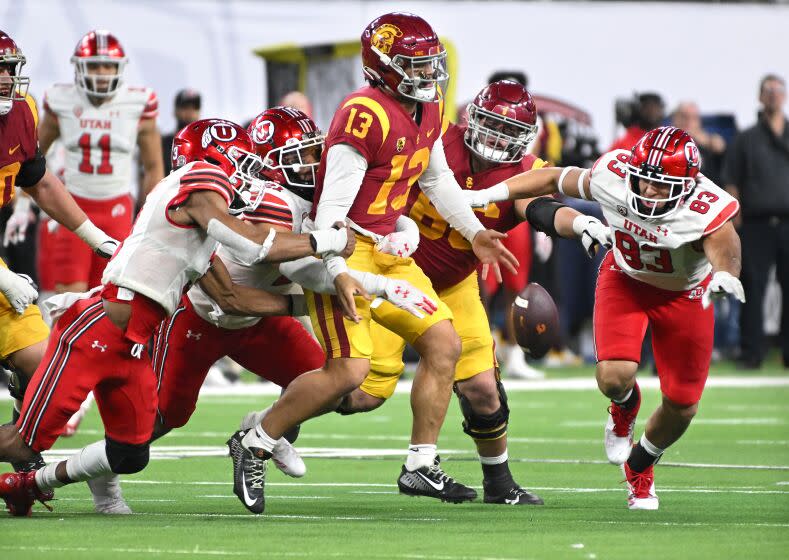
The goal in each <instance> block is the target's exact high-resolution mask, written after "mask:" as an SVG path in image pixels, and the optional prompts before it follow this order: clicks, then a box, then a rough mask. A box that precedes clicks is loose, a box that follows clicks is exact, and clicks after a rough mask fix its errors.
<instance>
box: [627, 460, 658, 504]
mask: <svg viewBox="0 0 789 560" xmlns="http://www.w3.org/2000/svg"><path fill="white" fill-rule="evenodd" d="M622 471H623V472H624V473H625V479H626V482H627V507H628V509H633V510H637V509H644V510H651V511H654V510H656V509H658V506H659V505H660V504H659V501H658V497H657V494H655V471H654V467H653V466H652V465H650V466H649V468H648V469H647V470H645V471H644V472H641V473H638V472H635V471H631V470H630V467H629V466H628V465H627V463H625V464H624V465H622Z"/></svg>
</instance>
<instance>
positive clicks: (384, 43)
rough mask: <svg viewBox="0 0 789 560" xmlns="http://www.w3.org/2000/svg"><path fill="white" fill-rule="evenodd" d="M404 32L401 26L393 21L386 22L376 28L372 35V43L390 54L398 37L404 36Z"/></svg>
mask: <svg viewBox="0 0 789 560" xmlns="http://www.w3.org/2000/svg"><path fill="white" fill-rule="evenodd" d="M402 36H403V32H402V31H400V28H399V27H397V26H396V25H392V24H391V23H385V24H383V25H382V26H380V27H378V28H377V29H375V30H374V31H373V33H372V37H370V44H371V45H372V46H374V47H375V48H376V49H378V50H379V51H381V52H382V53H384V54H389V51H390V50H392V45H393V44H394V40H395V38H397V37H402Z"/></svg>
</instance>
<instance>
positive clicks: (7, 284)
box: [0, 31, 118, 469]
mask: <svg viewBox="0 0 789 560" xmlns="http://www.w3.org/2000/svg"><path fill="white" fill-rule="evenodd" d="M25 62H26V59H25V56H24V55H23V54H22V51H21V50H20V49H19V47H18V46H17V44H16V43H15V42H14V40H13V39H11V37H9V36H8V35H6V34H5V33H4V32H2V31H0V193H1V194H0V197H1V198H0V205H2V206H5V205H7V204H11V203H13V202H14V201H15V200H22V201H23V202H21V203H19V204H24V205H25V208H24V211H23V212H21V213H20V212H17V211H16V210H15V212H14V214H13V216H12V218H11V219H10V220H9V222H8V225H7V227H6V238H7V239H11V240H14V239H16V238H18V235H19V233H20V232H24V230H25V229H26V228H27V225H28V224H27V215H28V214H29V211H28V208H29V204H30V199H31V198H32V199H33V200H35V202H36V203H37V204H38V205H39V206H40V207H41V208H42V209H43V210H44V211H45V212H47V214H49V216H51V217H52V219H53V220H56V221H57V222H58V223H60V224H62V225H63V226H65V227H64V229H67V230H69V234H71V232H72V231H73V232H74V234H76V236H75V239H78V243H80V244H81V245H82V244H83V242H84V243H85V244H87V246H85V250H86V251H88V252H90V251H91V249H92V250H93V251H95V252H96V254H97V255H99V256H101V257H102V258H103V259H105V260H106V259H108V258H109V257H110V256H112V253H113V252H114V251H115V248H116V247H117V245H118V242H117V241H115V240H114V239H112V238H111V237H109V236H108V235H107V234H106V233H105V232H104V231H102V230H101V229H99V228H98V227H96V226H95V225H94V224H93V222H91V220H90V219H89V218H88V216H86V215H85V213H84V212H83V211H82V210H81V209H80V208H79V206H77V204H76V203H75V202H74V199H73V198H72V197H71V195H69V193H68V191H67V190H66V189H65V188H64V187H63V183H61V182H60V180H59V179H58V178H57V177H55V176H54V175H53V174H52V173H50V172H48V171H47V169H46V161H45V159H44V156H43V154H42V152H41V150H40V149H39V145H38V134H37V128H36V127H37V125H38V112H37V110H36V104H35V102H34V101H33V98H32V97H30V96H29V95H28V94H27V88H28V86H29V85H30V78H28V77H27V76H23V75H22V67H23V66H24V65H25ZM15 187H21V188H22V189H23V192H25V193H26V194H27V195H29V197H30V198H28V197H25V196H19V192H18V191H16V188H15ZM18 209H19V208H17V210H18ZM21 216H24V218H23V219H21V220H17V219H15V218H18V217H21ZM9 230H11V231H9ZM80 239H81V240H82V241H79V240H80ZM0 292H2V294H3V296H4V297H0V360H3V361H5V362H6V363H7V364H8V365H10V366H11V368H13V369H14V370H15V374H14V390H12V394H13V395H14V396H15V397H16V398H17V399H18V400H19V401H21V399H22V394H23V393H24V389H25V386H26V385H27V382H28V380H29V379H30V377H31V376H32V375H33V372H34V371H35V369H36V367H38V364H39V363H40V362H41V359H42V358H43V356H44V350H45V348H46V343H45V341H46V338H47V336H48V335H49V329H48V328H47V326H46V324H44V321H43V320H42V318H41V312H40V311H39V309H38V307H37V306H36V305H33V303H34V302H35V301H36V298H37V297H38V293H37V291H36V289H35V287H34V286H32V284H31V282H30V279H29V278H27V277H24V276H21V275H18V274H14V273H13V272H11V271H10V270H8V267H6V265H5V263H4V262H2V260H0ZM20 406H21V403H20ZM19 409H20V407H19V406H17V407H15V410H14V420H16V416H17V415H18V413H19ZM14 466H15V468H19V469H23V468H27V466H26V465H24V464H22V463H17V464H15V465H14Z"/></svg>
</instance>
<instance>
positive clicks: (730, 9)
mask: <svg viewBox="0 0 789 560" xmlns="http://www.w3.org/2000/svg"><path fill="white" fill-rule="evenodd" d="M393 9H398V10H403V11H413V12H415V13H418V14H420V15H422V16H423V17H425V18H426V19H427V20H428V21H430V22H431V23H432V24H433V25H434V27H435V28H436V29H437V30H438V32H439V33H440V34H441V35H444V36H447V37H449V38H451V39H452V40H453V42H454V44H455V46H456V47H457V53H458V59H459V61H458V68H459V71H458V75H457V76H454V77H453V79H456V80H457V88H458V91H457V93H458V99H467V98H470V97H471V96H473V95H474V93H476V91H477V90H478V89H479V88H480V87H481V86H482V85H483V82H484V80H485V79H486V78H487V76H488V75H489V74H490V73H491V71H493V70H497V69H519V70H524V71H526V72H527V73H528V75H529V77H530V81H531V83H530V86H531V89H532V90H533V91H534V92H536V93H540V94H543V95H549V96H555V97H559V98H562V99H566V100H567V101H570V102H572V103H574V104H576V105H579V106H581V107H583V108H585V109H586V110H588V111H589V112H590V113H591V114H592V117H593V119H594V124H595V128H596V129H597V131H598V133H599V134H600V137H601V140H602V143H601V145H602V146H606V145H607V143H608V142H609V141H610V140H611V138H612V136H613V134H614V124H613V123H614V119H613V100H614V98H615V97H621V96H626V95H628V94H630V93H632V92H633V91H637V90H655V91H658V92H660V93H662V94H663V95H664V97H665V99H666V101H667V103H668V105H669V107H671V106H672V105H674V104H675V103H676V102H677V101H679V100H682V99H693V100H697V101H699V103H700V105H701V107H702V111H703V112H705V113H709V112H732V113H734V114H735V115H736V117H737V122H738V124H739V125H740V126H743V125H747V124H749V123H751V122H752V121H753V120H754V117H755V111H756V108H757V102H756V87H757V82H758V80H759V78H760V77H761V76H762V75H763V74H765V73H767V72H776V73H778V74H781V75H783V76H785V77H789V57H787V56H786V53H787V52H789V33H786V29H787V24H789V6H754V5H715V4H712V5H710V4H692V3H666V4H660V3H643V4H639V3H614V2H611V3H604V2H595V3H585V2H580V3H574V2H548V3H542V2H536V3H531V2H529V3H516V2H458V3H455V2H440V1H433V2H398V3H391V2H320V3H318V2H280V1H260V2H251V1H224V2H222V1H213V0H192V1H189V0H183V1H181V0H178V1H156V0H135V1H132V0H128V1H118V0H115V1H112V0H0V22H1V23H0V29H3V30H4V31H6V32H7V33H9V34H10V35H11V36H12V37H14V38H15V39H16V41H17V42H18V43H19V44H20V45H21V46H22V48H23V49H24V52H25V53H26V55H27V56H28V59H29V63H28V66H27V67H26V71H27V73H28V74H29V75H30V76H31V77H32V87H31V92H32V93H33V94H34V95H35V96H37V97H39V96H40V95H41V93H42V92H43V90H44V88H45V87H47V86H48V85H49V84H51V83H53V82H55V81H69V80H71V79H72V71H71V67H70V65H69V62H68V60H69V57H70V55H71V50H72V49H73V47H74V45H75V44H76V42H77V39H78V38H79V37H80V36H81V35H82V34H83V33H84V32H86V31H87V30H89V29H91V28H107V29H110V30H111V31H112V32H114V33H115V34H116V35H117V36H118V37H119V38H120V40H121V41H122V43H123V45H124V46H125V47H126V50H127V53H128V55H129V57H130V59H131V62H130V64H129V66H128V68H127V73H128V81H129V82H130V83H137V84H145V85H148V86H152V87H154V88H155V89H156V90H157V92H158V93H159V96H160V100H161V107H162V118H161V126H162V129H163V130H165V131H167V130H169V129H170V128H171V127H172V126H173V119H172V116H171V106H172V99H173V96H174V94H175V92H176V91H177V90H178V89H180V88H181V87H186V86H189V87H194V88H197V89H198V90H200V91H201V92H202V93H203V106H204V112H203V114H204V116H223V117H228V118H231V119H235V120H238V121H243V120H245V119H247V118H250V117H251V116H253V115H254V114H255V113H257V112H258V111H259V110H260V109H261V108H262V104H263V103H264V101H263V100H264V99H265V95H264V91H263V88H264V78H263V69H262V63H261V61H260V59H258V58H257V57H256V56H254V55H253V54H252V50H253V49H254V48H256V47H261V46H267V45H278V44H283V43H297V44H315V43H325V42H330V41H340V40H347V39H353V38H356V37H358V36H359V34H360V32H361V30H362V28H363V26H364V25H365V24H367V23H368V22H369V21H370V20H371V19H372V18H373V17H375V16H377V15H379V14H381V13H384V12H387V11H391V10H393Z"/></svg>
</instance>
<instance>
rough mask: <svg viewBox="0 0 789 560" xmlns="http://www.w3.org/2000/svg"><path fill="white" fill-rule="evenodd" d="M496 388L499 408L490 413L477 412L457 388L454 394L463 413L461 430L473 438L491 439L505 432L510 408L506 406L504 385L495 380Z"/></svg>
mask: <svg viewBox="0 0 789 560" xmlns="http://www.w3.org/2000/svg"><path fill="white" fill-rule="evenodd" d="M496 389H497V390H498V393H499V409H498V410H497V411H496V412H494V413H492V414H478V413H476V412H474V409H473V408H472V407H471V402H470V401H469V400H468V398H466V396H465V395H463V394H462V393H461V392H460V391H458V389H457V385H455V394H456V395H457V396H458V400H459V401H460V410H461V412H462V413H463V431H464V432H465V433H467V434H468V435H469V436H471V437H472V438H473V439H479V440H486V439H487V440H492V439H499V438H500V437H503V436H504V435H505V434H506V433H507V425H508V424H509V419H510V408H509V406H507V393H506V392H505V391H504V385H502V383H501V381H499V380H498V379H497V380H496Z"/></svg>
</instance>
